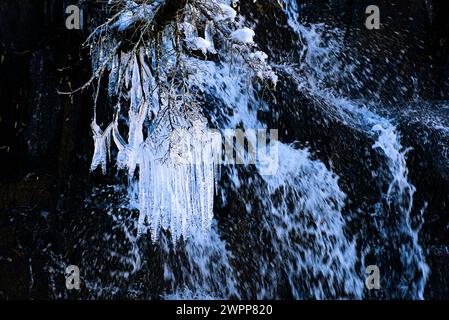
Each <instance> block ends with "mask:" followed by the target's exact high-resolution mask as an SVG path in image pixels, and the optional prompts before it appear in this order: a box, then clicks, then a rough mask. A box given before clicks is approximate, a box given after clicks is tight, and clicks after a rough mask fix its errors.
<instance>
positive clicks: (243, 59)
mask: <svg viewBox="0 0 449 320" xmlns="http://www.w3.org/2000/svg"><path fill="white" fill-rule="evenodd" d="M115 3H116V4H117V3H118V4H119V5H120V6H119V7H120V8H121V11H119V12H118V13H117V14H116V15H115V16H114V17H113V18H111V19H110V20H109V21H107V22H106V23H105V24H104V25H102V26H100V27H98V28H97V29H96V31H95V32H94V33H93V34H92V35H91V36H90V37H89V40H88V42H87V43H88V45H89V46H90V48H91V52H92V57H93V69H94V76H93V79H97V78H98V79H100V78H101V76H102V75H103V73H105V74H106V73H107V74H108V78H109V88H108V91H109V95H110V97H111V100H114V101H117V103H116V108H115V114H114V119H113V121H112V123H111V124H109V125H108V126H107V128H106V129H104V131H103V130H102V129H101V128H100V126H99V125H98V124H97V115H96V114H95V116H94V121H93V123H92V131H93V139H94V143H95V151H94V156H93V160H92V165H91V170H95V169H96V168H97V167H101V168H102V171H103V173H106V163H107V160H108V158H109V159H110V158H111V156H110V148H111V142H113V143H114V146H115V147H116V149H117V150H118V153H117V158H116V163H117V167H118V168H119V169H123V170H127V172H128V176H129V178H130V183H137V186H138V188H137V189H138V209H139V211H140V217H139V228H138V232H145V231H146V230H148V229H149V230H151V235H152V238H153V240H157V239H158V237H159V233H160V230H161V229H165V230H169V231H170V233H171V236H172V239H173V241H178V240H179V239H180V238H181V237H183V238H184V239H185V238H187V237H189V235H191V234H192V233H195V232H197V231H202V232H203V233H205V232H208V230H209V229H210V226H211V222H212V219H213V199H214V188H215V181H216V177H215V171H214V170H215V169H216V168H215V167H216V164H217V162H216V159H217V158H216V153H217V150H221V149H220V148H219V147H217V146H216V139H214V138H213V137H211V136H210V135H206V134H202V133H204V131H205V130H207V129H208V124H207V120H206V119H205V117H204V116H203V114H202V110H201V105H200V103H199V102H198V101H201V95H202V92H201V90H198V88H199V87H200V86H201V84H199V83H197V82H196V80H197V78H196V77H195V76H194V75H195V73H196V72H198V68H197V66H195V62H193V63H192V62H191V61H188V60H190V58H191V57H192V55H194V52H195V51H200V52H202V54H203V56H204V58H207V55H208V54H213V55H218V56H219V57H220V60H221V61H228V60H229V59H232V60H233V61H237V62H240V63H245V64H246V65H248V67H249V68H250V69H251V70H252V72H253V74H252V75H253V76H254V77H259V78H265V79H268V80H271V82H272V83H273V84H275V82H276V81H277V77H276V75H275V73H274V72H273V71H272V69H271V68H270V67H269V66H268V65H267V63H266V59H267V56H266V55H265V54H264V53H262V52H260V51H257V50H256V46H255V44H254V43H253V37H254V31H253V30H251V29H249V28H247V27H245V26H244V20H243V19H242V18H241V17H239V18H238V19H237V13H236V11H235V10H234V9H233V8H232V7H231V5H235V3H236V1H233V2H232V3H230V1H226V0H207V1H206V0H198V1H195V2H192V3H190V4H187V5H185V7H184V8H181V9H180V11H179V12H178V14H177V17H176V18H174V19H172V20H173V21H169V22H168V23H167V24H166V25H165V27H164V28H163V30H162V31H160V32H159V33H157V34H152V33H151V32H150V31H151V29H152V28H153V27H152V24H153V23H156V22H155V21H154V19H156V16H157V12H158V11H159V10H161V8H162V7H163V6H164V5H165V4H166V1H165V0H155V1H153V2H143V3H136V2H133V1H129V0H128V1H115ZM142 22H143V23H142ZM131 28H133V29H135V30H134V31H133V32H134V33H140V34H141V37H140V39H138V40H137V42H136V43H135V45H134V47H132V48H130V49H123V47H122V46H121V41H122V39H123V38H122V37H120V33H123V32H125V31H126V30H129V29H131ZM111 30H112V31H114V32H111ZM153 30H154V29H153ZM217 39H218V40H217ZM198 61H200V60H198ZM199 72H201V71H199ZM125 130H127V138H125V137H124V136H123V135H122V132H123V131H125ZM179 132H183V134H182V136H181V135H179ZM198 137H200V138H199V139H198ZM214 141H215V142H214ZM178 151H179V153H178V154H177V152H178ZM180 160H183V161H180ZM186 160H187V161H186Z"/></svg>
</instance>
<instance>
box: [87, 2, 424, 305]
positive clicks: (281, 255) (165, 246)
mask: <svg viewBox="0 0 449 320" xmlns="http://www.w3.org/2000/svg"><path fill="white" fill-rule="evenodd" d="M281 2H282V3H283V4H284V5H283V8H284V10H285V14H286V15H287V17H288V23H289V25H290V27H291V28H292V29H293V31H294V32H296V33H298V34H299V35H300V37H301V44H298V50H299V51H300V53H301V54H300V56H302V57H303V58H304V62H303V63H302V64H301V65H300V66H299V67H298V65H297V64H291V65H289V64H284V65H275V66H273V68H276V69H278V70H282V71H284V72H286V73H287V74H288V75H289V76H290V77H291V78H292V79H293V80H294V81H295V82H296V84H297V88H298V90H300V91H301V92H304V93H306V94H307V95H308V96H309V97H311V98H312V99H314V100H319V101H320V102H324V103H322V104H320V105H322V106H323V108H327V109H328V111H329V112H330V113H331V114H332V115H333V116H334V117H335V119H337V120H338V121H341V122H342V123H344V124H345V125H347V126H350V127H352V128H354V129H355V130H358V131H361V132H363V133H364V134H366V136H368V137H370V138H371V139H372V140H373V141H374V142H373V145H372V148H373V149H374V150H377V151H378V152H379V154H380V155H381V156H382V157H383V159H384V160H385V163H386V165H385V172H383V174H382V176H383V179H385V183H386V185H387V188H386V190H385V193H384V195H383V198H380V199H379V204H380V205H379V212H378V214H379V215H380V216H383V218H384V221H385V222H384V224H383V225H382V226H381V228H384V230H382V231H384V232H385V233H388V239H389V241H391V242H393V243H394V249H392V250H394V252H393V254H396V253H399V256H400V259H401V264H402V266H403V267H402V269H403V270H405V271H404V272H403V274H402V275H401V277H400V281H399V285H400V286H401V287H402V288H405V287H406V286H409V288H408V289H403V290H405V291H406V290H408V291H409V292H410V294H409V295H408V296H411V297H412V298H420V299H422V298H423V292H424V287H425V283H426V279H427V276H428V267H427V265H426V263H425V259H424V255H423V252H422V249H421V247H420V245H419V242H418V230H414V229H413V228H412V226H411V218H410V215H411V210H412V206H413V195H414V192H415V188H414V186H413V185H412V184H411V183H410V181H409V179H408V170H407V166H406V151H404V150H403V147H402V146H401V143H400V136H399V134H398V133H397V131H396V128H395V126H394V125H393V124H392V123H391V121H390V120H389V119H386V118H384V117H381V116H379V115H378V114H376V113H375V112H374V111H372V110H373V106H372V105H370V104H368V103H362V102H360V101H354V100H351V99H349V98H347V97H345V96H344V95H342V93H341V92H339V91H338V90H336V89H335V88H332V86H330V85H329V83H332V81H330V80H331V79H332V77H336V76H347V75H339V74H341V72H342V68H341V65H340V64H339V63H338V61H337V60H336V55H335V52H338V50H340V46H341V45H340V44H338V43H339V41H338V31H335V30H331V31H329V33H330V36H329V35H327V37H328V38H329V37H330V42H329V41H328V40H326V41H324V40H323V38H324V33H326V31H327V29H326V26H324V25H321V24H318V25H310V26H308V27H306V26H304V25H302V24H301V23H300V22H299V16H298V14H299V6H298V4H297V2H296V1H295V0H289V1H287V0H283V1H281ZM332 37H334V38H332ZM202 48H204V47H202ZM208 48H209V49H210V47H207V48H206V51H207V50H209V49H208ZM264 59H265V58H264ZM187 64H188V65H189V66H190V68H191V69H192V70H193V71H194V72H192V76H191V78H190V79H189V83H188V85H189V87H190V89H191V90H192V91H195V92H200V93H201V94H202V96H204V101H205V104H206V105H207V108H205V109H206V110H207V111H208V113H209V114H206V116H207V117H208V118H209V120H210V123H211V125H213V126H215V127H217V128H220V129H223V128H224V127H228V128H237V127H243V128H246V129H262V128H266V125H265V124H264V123H263V122H261V121H260V120H259V119H258V114H257V111H258V110H259V109H263V108H267V107H268V108H274V107H275V106H267V105H266V104H267V103H266V102H263V101H261V100H260V99H259V98H258V95H257V87H256V85H255V84H254V83H253V82H251V81H248V79H249V78H250V75H251V74H252V71H251V69H250V68H248V66H245V65H244V64H243V63H242V62H241V61H238V60H237V61H232V63H231V62H230V61H222V62H212V61H206V60H202V59H197V58H194V57H189V58H188V61H187ZM346 70H350V68H349V69H346ZM140 94H142V93H140ZM208 100H210V101H208ZM229 110H231V111H229ZM115 129H116V128H115V127H114V126H111V127H110V128H109V129H106V130H105V132H102V131H101V130H100V129H99V128H97V127H94V128H93V130H94V137H95V139H96V141H97V143H96V149H95V154H96V157H94V160H95V161H94V162H93V166H94V167H96V166H105V160H104V159H105V157H106V154H107V149H108V148H107V146H108V144H109V143H110V139H111V138H110V137H109V135H114V133H115V134H116V133H117V132H116V131H114V130H115ZM130 131H132V130H130ZM113 138H114V137H113ZM137 138H138V139H140V140H141V138H142V137H137ZM115 140H116V141H119V142H120V141H121V140H120V138H118V137H115ZM129 140H130V141H131V140H132V137H131V135H130V139H129ZM140 142H142V141H140ZM139 144H140V143H137V144H134V145H135V146H138V145H139ZM118 145H123V143H121V142H120V143H118ZM148 147H149V146H145V148H148ZM277 148H278V150H279V153H280V155H282V156H281V157H280V162H279V166H278V171H277V172H276V173H275V174H274V175H269V176H261V175H260V174H259V173H258V172H257V167H256V168H253V167H251V166H243V167H236V166H229V167H227V168H225V169H223V170H222V173H221V177H220V179H217V180H220V181H219V186H220V187H219V188H218V190H217V191H218V193H219V195H221V204H220V205H221V207H220V206H219V205H215V209H217V210H218V209H220V210H232V209H233V208H244V209H240V210H243V211H244V213H241V212H239V213H237V212H226V213H227V215H225V214H222V215H223V217H216V218H213V212H212V208H213V207H212V198H213V179H212V177H211V175H212V174H213V168H211V167H210V168H203V169H204V171H201V172H196V174H198V176H197V177H194V174H192V170H194V168H192V167H186V168H184V169H181V168H178V169H177V170H181V171H182V170H185V172H181V171H176V170H174V169H173V168H174V166H172V165H164V164H160V163H159V164H158V163H154V160H155V159H157V156H154V158H151V159H150V158H149V156H150V155H155V154H156V153H155V152H152V153H149V152H146V151H144V152H143V151H142V149H141V150H140V151H139V149H132V150H131V149H129V150H128V151H129V152H137V154H139V156H138V157H137V158H136V157H133V158H134V159H139V161H140V164H139V175H140V176H141V178H140V179H139V183H140V185H139V186H136V184H132V183H131V184H130V185H129V187H128V191H129V194H130V195H131V196H130V199H131V200H133V199H136V198H137V199H138V201H137V202H136V203H133V202H132V201H131V204H134V205H135V207H138V208H139V210H141V214H140V219H139V222H138V223H137V226H136V227H135V229H138V230H139V232H140V234H142V233H144V232H143V231H144V229H145V228H144V225H145V220H146V219H147V222H148V221H150V228H151V229H152V232H151V234H152V235H153V237H152V239H153V241H154V243H153V244H152V246H153V247H154V250H155V252H157V253H158V254H154V255H155V256H156V255H157V256H158V257H159V258H158V260H156V259H155V258H154V257H153V256H151V257H146V258H144V257H142V256H141V254H142V253H141V252H140V249H139V246H138V245H134V246H132V248H131V251H132V253H131V256H129V255H127V256H126V257H125V258H130V259H128V260H126V259H125V260H126V261H125V262H126V264H130V263H131V265H132V268H131V269H132V270H131V273H137V272H138V271H139V269H140V268H141V267H142V265H143V264H144V263H148V264H150V265H157V266H158V267H160V268H161V269H162V270H163V271H162V277H163V282H164V286H163V289H161V290H160V291H161V292H160V294H159V296H160V297H162V298H165V299H198V298H200V299H209V298H210V299H212V298H214V299H226V298H258V299H266V298H285V297H291V298H295V299H304V298H315V299H325V298H356V299H360V298H363V297H364V294H365V293H364V278H363V276H364V268H363V267H364V264H365V262H364V260H363V259H364V257H363V256H364V253H365V252H366V251H370V250H371V251H374V252H375V254H376V255H377V256H381V255H382V253H383V252H385V250H390V249H384V248H381V249H377V248H373V247H370V244H369V243H367V244H366V246H365V247H362V248H358V247H357V241H359V240H360V239H358V238H362V235H359V234H356V235H355V236H351V235H349V233H348V232H347V221H346V218H345V214H344V210H345V206H346V203H347V202H348V200H350V199H348V197H347V195H346V194H345V193H344V192H343V191H342V189H341V188H340V186H339V177H338V176H337V175H336V174H335V173H334V172H332V170H330V169H329V168H328V167H327V166H326V165H325V164H324V163H323V162H321V161H319V160H315V159H313V156H312V154H311V152H310V151H309V150H306V149H298V148H296V147H294V146H292V145H286V144H283V143H281V142H278V144H277ZM123 150H125V148H124V149H123ZM136 150H137V151H136ZM123 154H125V153H123ZM204 156H205V157H207V158H208V159H205V160H210V159H209V158H210V157H211V154H210V153H208V154H206V155H204ZM126 159H128V160H129V159H130V158H129V157H127V158H126ZM124 163H127V162H126V161H125V162H124ZM209 163H210V162H209ZM142 164H148V166H145V165H142ZM127 166H128V167H135V164H129V163H128V164H127ZM191 177H194V178H192V179H190V178H191ZM199 181H208V185H206V186H199V185H198V182H199ZM211 181H212V183H211ZM227 182H228V183H227ZM136 194H137V196H136ZM173 194H176V195H179V196H178V197H177V200H176V201H173V199H172V195H173ZM167 197H168V198H170V199H171V200H170V199H167ZM190 197H197V199H198V201H197V202H195V203H196V204H195V205H193V206H192V205H190V204H191V203H192V202H191V198H190ZM241 202H244V203H243V204H242V203H241ZM382 202H386V204H382ZM166 203H170V206H166V207H165V206H164V204H166ZM130 206H131V205H130ZM176 212H178V213H179V212H184V213H182V214H176ZM234 214H236V215H237V214H238V216H236V217H235V218H234V217H233V215H234ZM387 216H393V217H394V219H393V221H395V223H397V224H398V228H397V229H395V228H393V229H391V230H390V229H389V227H388V222H386V221H387ZM191 217H201V219H200V220H201V221H193V220H189V219H190V218H191ZM202 218H204V219H202ZM114 220H116V219H114ZM122 223H125V222H122ZM171 224H176V226H177V227H173V228H171V230H180V231H179V233H175V234H172V235H167V234H165V233H160V234H159V232H158V231H157V229H158V228H159V225H162V226H165V229H170V228H168V226H169V225H171ZM194 225H203V226H204V225H205V226H206V227H207V228H206V229H207V230H208V232H204V230H205V229H204V228H193V227H192V226H194ZM187 235H189V236H187ZM181 236H183V237H181ZM127 238H128V240H130V241H131V242H133V243H136V242H137V240H136V239H135V238H133V236H132V234H131V233H129V234H127ZM173 238H175V239H177V240H178V241H177V244H176V245H174V244H173V242H172V240H173ZM404 238H405V240H404ZM362 240H363V239H362ZM385 272H387V271H385ZM416 274H419V277H418V278H417V277H416ZM121 275H122V276H123V274H121ZM118 276H120V275H118ZM102 286H103V284H97V283H96V284H93V285H92V286H91V288H92V290H93V291H94V290H99V289H98V288H101V287H102ZM95 288H96V289H95ZM404 295H406V294H404Z"/></svg>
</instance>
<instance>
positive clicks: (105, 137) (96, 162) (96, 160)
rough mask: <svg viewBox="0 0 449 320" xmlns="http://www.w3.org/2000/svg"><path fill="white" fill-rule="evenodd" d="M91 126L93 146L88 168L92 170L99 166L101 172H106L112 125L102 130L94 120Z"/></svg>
mask: <svg viewBox="0 0 449 320" xmlns="http://www.w3.org/2000/svg"><path fill="white" fill-rule="evenodd" d="M91 127H92V134H93V139H94V147H95V148H94V155H93V158H92V164H91V166H90V170H91V171H94V170H95V169H96V168H97V167H99V166H101V170H102V171H103V174H106V162H107V155H108V154H109V150H110V145H111V128H112V127H111V126H109V127H108V128H107V129H106V130H105V131H104V132H103V131H102V130H101V129H100V127H99V126H98V125H97V123H96V122H92V124H91Z"/></svg>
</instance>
